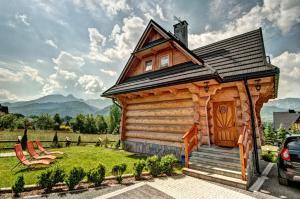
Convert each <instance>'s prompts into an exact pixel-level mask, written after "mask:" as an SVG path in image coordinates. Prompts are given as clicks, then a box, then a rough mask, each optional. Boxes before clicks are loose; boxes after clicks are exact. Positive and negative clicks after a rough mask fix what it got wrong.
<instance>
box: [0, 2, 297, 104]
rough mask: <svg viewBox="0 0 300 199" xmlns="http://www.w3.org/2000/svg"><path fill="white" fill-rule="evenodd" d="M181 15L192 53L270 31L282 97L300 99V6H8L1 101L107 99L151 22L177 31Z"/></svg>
mask: <svg viewBox="0 0 300 199" xmlns="http://www.w3.org/2000/svg"><path fill="white" fill-rule="evenodd" d="M174 16H177V17H180V18H181V19H185V20H186V21H187V22H188V23H189V48H190V49H193V48H196V47H200V46H203V45H206V44H209V43H213V42H215V41H219V40H221V39H225V38H228V37H231V36H234V35H237V34H241V33H244V32H247V31H251V30H254V29H257V28H259V27H262V28H263V34H264V42H265V48H266V52H267V54H268V55H270V56H271V57H272V59H271V61H272V63H273V64H274V65H277V66H278V67H280V69H281V77H280V87H279V98H284V97H300V92H298V87H299V85H300V84H299V83H300V82H299V79H300V40H299V35H300V25H299V23H300V1H299V0H283V1H279V0H263V1H237V0H232V1H220V0H212V1H184V0H182V1H170V0H165V1H158V0H152V1H140V0H139V1H134V0H116V1H112V0H102V1H100V0H60V1H57V0H56V1H54V0H48V1H43V0H26V1H25V0H24V1H22V0H19V1H16V0H2V1H0V44H1V45H0V101H11V100H29V99H33V98H37V97H40V96H43V95H47V94H58V93H59V94H64V95H66V94H70V93H71V94H74V95H75V96H76V97H80V98H85V99H88V98H99V96H100V94H101V93H102V92H103V91H104V90H105V89H107V88H109V87H110V86H112V85H113V84H114V83H115V81H116V79H117V78H118V75H119V74H120V72H121V70H122V68H123V67H124V64H125V63H126V61H127V59H128V58H129V56H130V53H131V51H132V49H133V48H134V46H135V44H136V43H137V41H138V39H139V37H140V35H141V34H142V32H143V30H144V28H145V27H146V25H147V23H148V22H149V20H150V19H154V20H155V21H157V22H158V23H159V24H161V25H162V26H163V27H164V28H166V29H167V30H169V31H173V30H172V29H173V24H174V23H176V21H174Z"/></svg>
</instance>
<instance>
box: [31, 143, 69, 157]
mask: <svg viewBox="0 0 300 199" xmlns="http://www.w3.org/2000/svg"><path fill="white" fill-rule="evenodd" d="M35 143H36V145H37V147H38V148H39V150H40V151H41V152H42V153H44V154H46V155H52V154H59V155H63V154H64V152H60V151H52V152H49V151H47V150H46V149H45V148H44V147H43V145H42V143H41V142H40V141H38V140H36V141H35Z"/></svg>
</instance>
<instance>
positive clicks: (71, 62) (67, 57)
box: [52, 51, 85, 71]
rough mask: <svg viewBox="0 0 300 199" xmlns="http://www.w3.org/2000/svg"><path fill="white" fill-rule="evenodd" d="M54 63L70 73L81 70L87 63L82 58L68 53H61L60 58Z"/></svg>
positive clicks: (54, 60)
mask: <svg viewBox="0 0 300 199" xmlns="http://www.w3.org/2000/svg"><path fill="white" fill-rule="evenodd" d="M52 61H53V62H54V63H55V64H56V65H57V66H58V67H59V68H60V69H64V70H68V71H74V70H79V69H80V68H81V67H82V66H83V65H84V64H85V61H84V59H83V58H82V57H79V56H74V55H72V54H71V53H68V52H66V51H61V52H60V54H59V55H58V57H57V58H56V59H55V58H53V59H52Z"/></svg>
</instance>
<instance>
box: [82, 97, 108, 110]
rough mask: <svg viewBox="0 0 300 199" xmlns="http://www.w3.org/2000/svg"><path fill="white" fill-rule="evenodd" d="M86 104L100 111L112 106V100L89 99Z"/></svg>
mask: <svg viewBox="0 0 300 199" xmlns="http://www.w3.org/2000/svg"><path fill="white" fill-rule="evenodd" d="M84 102H85V103H87V104H88V105H90V106H94V107H96V108H98V109H103V108H106V107H107V106H110V105H112V101H111V99H107V98H104V99H103V98H99V99H88V100H85V101H84Z"/></svg>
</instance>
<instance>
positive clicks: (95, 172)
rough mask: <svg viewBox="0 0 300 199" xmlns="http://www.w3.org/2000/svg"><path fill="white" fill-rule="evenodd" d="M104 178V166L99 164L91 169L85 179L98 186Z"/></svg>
mask: <svg viewBox="0 0 300 199" xmlns="http://www.w3.org/2000/svg"><path fill="white" fill-rule="evenodd" d="M104 177H105V166H104V165H103V164H101V163H100V164H99V165H98V167H97V168H94V169H91V170H89V171H88V173H87V178H88V181H89V182H92V183H94V184H95V186H100V185H101V183H102V182H103V180H104Z"/></svg>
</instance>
